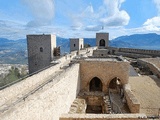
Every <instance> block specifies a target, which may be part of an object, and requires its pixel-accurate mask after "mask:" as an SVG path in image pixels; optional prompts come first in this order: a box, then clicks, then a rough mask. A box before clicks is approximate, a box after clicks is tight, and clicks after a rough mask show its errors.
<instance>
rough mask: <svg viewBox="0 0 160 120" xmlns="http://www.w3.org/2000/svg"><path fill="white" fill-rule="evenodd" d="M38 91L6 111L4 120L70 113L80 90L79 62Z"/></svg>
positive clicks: (52, 119)
mask: <svg viewBox="0 0 160 120" xmlns="http://www.w3.org/2000/svg"><path fill="white" fill-rule="evenodd" d="M55 80H57V81H59V82H57V83H56V84H55V83H54V82H50V83H48V84H47V85H45V86H44V87H43V88H41V89H39V90H38V91H37V92H36V93H34V94H32V95H30V96H29V97H28V98H26V99H25V100H24V101H21V102H20V103H18V104H16V105H15V106H14V107H12V108H10V109H9V110H7V111H6V112H4V113H0V118H1V119H3V120H14V119H16V120H33V119H34V120H59V116H60V115H61V114H63V113H68V112H69V108H70V105H71V104H72V102H73V101H74V99H75V98H76V96H77V94H78V92H79V84H80V83H79V64H74V65H72V67H69V68H67V69H66V70H65V71H64V72H63V73H62V74H60V75H59V76H57V77H56V78H54V79H53V81H55Z"/></svg>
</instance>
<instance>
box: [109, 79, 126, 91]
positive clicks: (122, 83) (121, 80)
mask: <svg viewBox="0 0 160 120" xmlns="http://www.w3.org/2000/svg"><path fill="white" fill-rule="evenodd" d="M115 78H118V79H119V80H120V82H121V85H122V86H123V85H125V82H124V80H123V79H121V78H120V77H117V76H116V77H112V78H111V79H109V80H108V81H107V86H106V87H107V91H108V89H109V85H110V83H111V81H112V80H113V79H115Z"/></svg>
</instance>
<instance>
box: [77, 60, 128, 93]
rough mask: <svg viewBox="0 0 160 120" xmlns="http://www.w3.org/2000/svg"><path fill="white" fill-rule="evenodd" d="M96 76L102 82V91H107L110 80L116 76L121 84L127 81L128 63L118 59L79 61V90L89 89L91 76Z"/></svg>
mask: <svg viewBox="0 0 160 120" xmlns="http://www.w3.org/2000/svg"><path fill="white" fill-rule="evenodd" d="M94 77H98V78H99V79H100V80H101V82H102V91H103V92H108V86H109V83H110V81H111V80H112V79H113V78H115V77H118V78H119V79H120V80H121V82H122V84H123V85H124V84H127V83H128V77H129V63H128V62H118V61H101V60H93V61H82V62H81V63H80V79H81V90H82V91H89V84H90V81H91V80H92V78H94Z"/></svg>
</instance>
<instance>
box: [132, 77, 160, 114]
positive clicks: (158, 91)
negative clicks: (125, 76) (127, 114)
mask: <svg viewBox="0 0 160 120" xmlns="http://www.w3.org/2000/svg"><path fill="white" fill-rule="evenodd" d="M129 83H130V85H131V90H132V91H133V93H134V95H135V96H136V98H137V99H138V100H139V102H140V104H141V109H140V112H141V113H146V114H147V115H149V116H151V115H152V116H153V115H158V111H159V109H160V79H158V78H157V77H156V76H154V75H152V76H139V77H130V78H129ZM159 112H160V111H159ZM159 114H160V113H159Z"/></svg>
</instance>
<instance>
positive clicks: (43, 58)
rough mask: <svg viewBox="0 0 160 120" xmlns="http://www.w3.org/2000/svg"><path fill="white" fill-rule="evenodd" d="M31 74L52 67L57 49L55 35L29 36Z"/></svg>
mask: <svg viewBox="0 0 160 120" xmlns="http://www.w3.org/2000/svg"><path fill="white" fill-rule="evenodd" d="M27 47H28V66H29V73H33V72H36V71H38V70H40V69H43V68H44V67H46V66H49V65H50V62H51V61H52V59H53V52H54V48H55V47H56V36H55V35H27Z"/></svg>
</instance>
